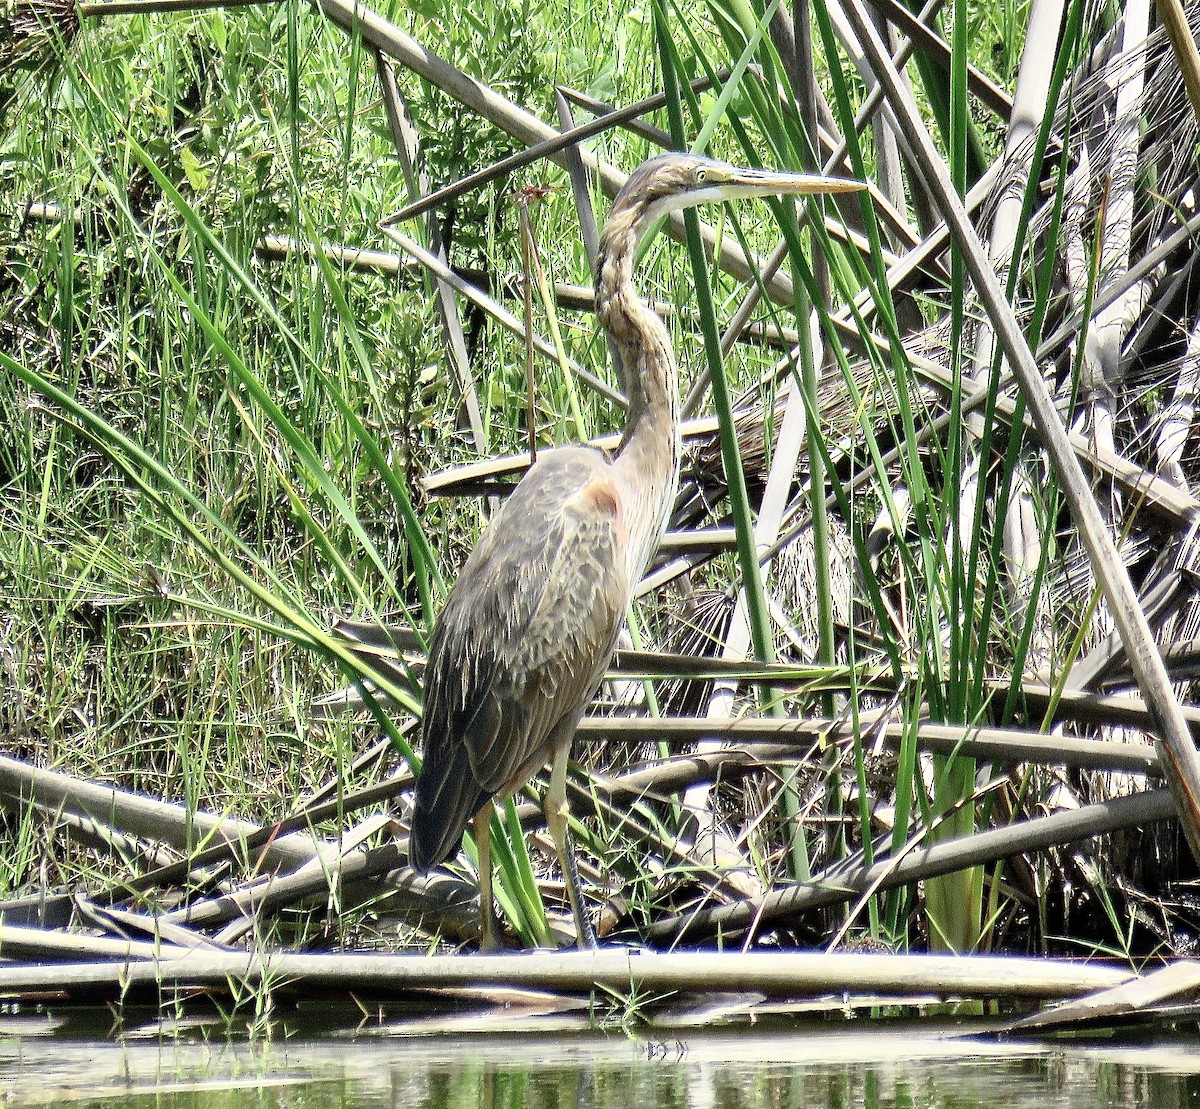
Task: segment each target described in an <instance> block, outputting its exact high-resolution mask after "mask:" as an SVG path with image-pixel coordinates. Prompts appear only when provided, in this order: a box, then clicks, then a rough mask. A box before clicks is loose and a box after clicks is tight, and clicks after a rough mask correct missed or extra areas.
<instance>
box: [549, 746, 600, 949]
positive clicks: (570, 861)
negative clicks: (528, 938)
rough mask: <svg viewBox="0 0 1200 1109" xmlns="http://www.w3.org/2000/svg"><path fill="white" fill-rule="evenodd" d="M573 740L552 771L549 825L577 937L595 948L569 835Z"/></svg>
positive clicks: (556, 756)
mask: <svg viewBox="0 0 1200 1109" xmlns="http://www.w3.org/2000/svg"><path fill="white" fill-rule="evenodd" d="M570 750H571V746H570V744H569V743H565V744H563V745H562V746H561V747H560V748H559V749H558V750H557V751H555V753H554V766H553V768H552V769H551V771H550V788H549V789H548V790H546V801H545V807H544V811H545V813H546V827H547V828H549V829H550V836H551V838H552V839H553V840H554V849H555V850H556V851H557V852H558V861H559V863H560V864H561V865H562V870H563V878H565V879H566V883H567V895H568V896H569V897H570V899H571V912H572V913H573V914H574V916H575V936H576V939H577V941H578V943H579V946H580V947H581V948H584V949H587V948H594V947H596V946H597V944H596V933H595V932H594V931H593V930H592V922H591V921H590V920H589V919H588V915H587V906H586V905H585V903H584V900H583V890H582V889H581V888H580V884H579V871H578V869H577V868H576V866H575V853H574V852H573V851H572V850H571V840H570V838H569V836H568V835H567V814H568V812H569V811H570V810H569V809H568V807H567V756H568V754H569V753H570Z"/></svg>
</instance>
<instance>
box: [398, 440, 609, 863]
mask: <svg viewBox="0 0 1200 1109" xmlns="http://www.w3.org/2000/svg"><path fill="white" fill-rule="evenodd" d="M627 543H628V540H627V537H626V535H625V532H624V520H623V515H622V510H621V501H620V497H619V494H618V492H617V490H616V488H615V487H614V486H613V483H612V478H611V477H610V476H609V469H608V466H607V464H606V463H605V462H604V460H603V459H602V458H601V457H600V456H599V455H598V454H596V453H594V452H591V451H583V450H579V451H563V452H556V454H555V455H550V456H547V457H545V458H544V459H543V460H542V461H540V462H539V463H538V464H537V466H535V467H534V468H533V469H531V470H530V472H529V474H528V475H527V476H526V478H525V479H524V480H523V481H522V482H521V483H520V485H518V487H517V489H516V490H514V492H513V494H512V496H511V497H510V498H509V500H508V502H507V503H506V504H505V505H504V507H503V508H502V509H501V511H500V512H499V513H498V514H497V516H496V518H495V520H494V521H493V522H492V524H491V526H490V527H489V528H488V529H487V531H486V533H485V534H484V536H483V538H482V539H481V540H480V543H479V545H478V546H477V547H476V549H475V551H474V552H473V553H472V555H471V557H470V558H469V559H468V560H467V564H466V565H465V566H464V567H463V570H462V573H461V574H460V575H459V578H458V581H457V582H456V583H455V586H454V588H453V590H452V591H451V593H450V597H449V598H448V599H447V601H446V605H445V607H444V608H443V610H442V613H441V615H440V617H439V619H438V626H437V629H436V631H435V634H434V638H433V642H432V643H431V645H430V658H429V665H428V667H427V670H426V676H425V717H424V721H423V726H422V732H423V735H424V739H425V749H424V759H425V765H424V769H423V771H422V774H421V779H420V781H419V782H418V788H417V807H418V812H417V818H416V822H417V823H419V824H422V825H428V826H430V828H431V830H432V828H434V827H436V828H437V829H438V831H439V832H440V833H441V834H440V835H438V837H437V838H438V839H439V841H440V842H439V843H438V844H437V845H436V846H434V845H431V846H430V854H431V856H432V857H433V861H435V862H436V861H439V858H440V857H444V856H445V854H448V853H449V851H451V850H453V847H454V845H455V844H456V843H457V841H458V837H459V836H461V834H462V829H463V827H464V826H465V824H466V822H467V821H468V820H469V819H470V817H471V815H472V814H473V813H474V812H475V811H476V810H477V809H478V808H479V806H480V805H482V804H483V802H484V801H485V800H486V799H487V797H488V796H490V795H491V794H493V793H496V792H499V791H500V790H502V789H504V788H505V787H506V786H509V785H510V784H511V783H512V782H513V780H514V778H516V777H517V776H518V775H520V774H522V773H532V772H533V769H535V768H536V766H537V764H539V763H540V762H541V761H543V760H544V758H545V757H546V756H547V755H548V753H549V752H548V751H547V750H546V749H545V745H546V743H547V742H548V740H549V737H550V734H551V732H552V730H553V729H554V727H555V725H557V724H558V723H559V721H561V720H562V719H563V718H564V717H565V716H568V715H572V714H576V715H577V714H578V713H579V712H581V711H582V709H583V708H584V706H585V704H586V701H587V700H588V698H590V696H591V694H592V692H593V690H594V688H595V685H596V682H597V681H598V680H599V678H600V676H601V674H602V673H603V669H604V666H605V665H606V664H607V662H608V659H609V656H610V654H611V652H612V648H613V644H614V642H615V640H616V635H617V631H618V629H619V628H620V625H621V620H622V618H623V616H624V611H625V606H626V604H627V603H628V599H629V582H628V572H627V570H626V559H627V553H626V546H627ZM415 832H416V829H414V834H415ZM439 852H441V854H440V855H439Z"/></svg>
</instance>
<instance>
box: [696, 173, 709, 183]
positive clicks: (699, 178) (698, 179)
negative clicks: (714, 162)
mask: <svg viewBox="0 0 1200 1109" xmlns="http://www.w3.org/2000/svg"><path fill="white" fill-rule="evenodd" d="M707 177H708V170H706V169H698V170H696V184H697V185H703V184H704V182H705V179H706V178H707Z"/></svg>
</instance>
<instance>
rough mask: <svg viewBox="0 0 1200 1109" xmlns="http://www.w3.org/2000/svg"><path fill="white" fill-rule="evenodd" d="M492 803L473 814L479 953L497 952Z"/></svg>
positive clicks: (489, 802)
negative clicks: (477, 866)
mask: <svg viewBox="0 0 1200 1109" xmlns="http://www.w3.org/2000/svg"><path fill="white" fill-rule="evenodd" d="M492 811H493V810H492V803H491V801H488V803H487V804H486V805H484V806H483V808H482V809H480V810H479V812H477V813H476V814H475V824H474V833H475V850H476V852H477V853H478V855H479V923H480V932H481V934H480V939H479V950H480V951H498V950H499V949H500V943H499V941H498V940H497V939H496V910H495V907H494V906H493V904H492Z"/></svg>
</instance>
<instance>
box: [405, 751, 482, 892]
mask: <svg viewBox="0 0 1200 1109" xmlns="http://www.w3.org/2000/svg"><path fill="white" fill-rule="evenodd" d="M490 796H491V795H490V794H489V793H488V791H487V790H485V789H481V788H480V786H479V783H478V782H477V781H476V780H475V775H474V774H473V773H472V772H471V764H470V761H469V760H468V758H467V752H466V750H465V749H464V748H462V747H459V748H458V749H457V750H456V751H455V752H454V753H453V754H452V755H451V756H450V758H449V759H446V760H442V759H439V758H438V757H437V756H436V754H432V755H430V756H427V757H426V760H425V765H424V766H423V767H422V769H421V775H420V777H419V778H417V789H416V798H415V802H414V804H413V810H412V827H411V828H410V830H409V834H408V863H409V866H411V867H413V868H414V869H415V870H419V871H421V872H422V873H423V872H424V871H426V870H430V869H432V868H433V867H435V866H437V865H438V863H441V862H445V861H446V859H448V858H449V857H450V856H451V855H453V854H454V852H455V851H457V850H458V845H459V843H461V842H462V834H463V831H464V829H465V828H466V826H467V824H468V823H469V822H470V820H471V818H472V817H473V816H474V815H475V814H476V813H477V812H478V811H479V810H480V809H481V808H483V806H484V805H485V804H486V803H487V800H488V798H489V797H490Z"/></svg>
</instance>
